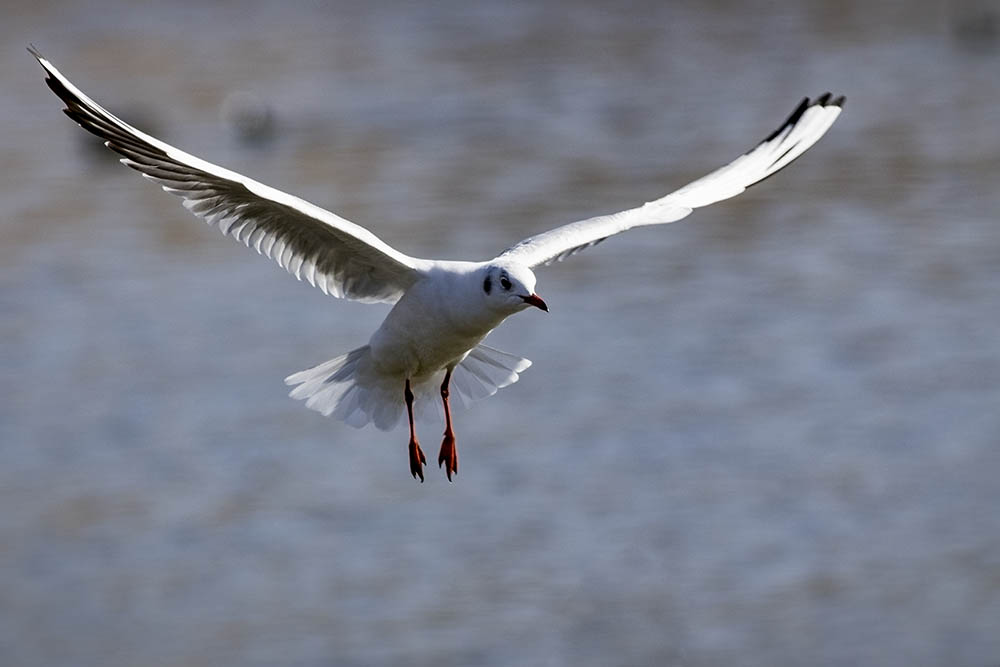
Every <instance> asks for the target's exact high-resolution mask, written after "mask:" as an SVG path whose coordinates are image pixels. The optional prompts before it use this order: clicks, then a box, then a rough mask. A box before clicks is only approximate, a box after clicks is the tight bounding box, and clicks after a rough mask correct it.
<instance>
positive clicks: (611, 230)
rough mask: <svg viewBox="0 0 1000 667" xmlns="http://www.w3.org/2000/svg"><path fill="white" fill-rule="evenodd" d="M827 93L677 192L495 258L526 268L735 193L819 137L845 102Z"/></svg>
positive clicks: (539, 238)
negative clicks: (753, 146) (737, 154)
mask: <svg viewBox="0 0 1000 667" xmlns="http://www.w3.org/2000/svg"><path fill="white" fill-rule="evenodd" d="M831 97H832V96H831V95H830V93H826V94H825V95H822V96H820V97H819V98H817V99H816V100H813V101H810V100H809V98H806V99H804V100H802V102H801V103H800V104H799V106H798V107H796V108H795V111H793V112H792V115H791V116H789V117H788V120H786V121H785V122H784V124H782V125H781V127H779V128H778V129H777V130H775V131H774V132H773V133H771V135H770V136H769V137H768V138H767V139H764V141H762V142H760V143H759V144H757V146H756V147H755V148H753V149H752V150H750V151H749V152H747V153H744V154H743V155H741V156H740V157H738V158H736V159H735V160H733V161H732V162H730V163H729V164H727V165H726V166H725V167H722V168H720V169H716V170H715V171H713V172H712V173H710V174H708V175H707V176H703V177H702V178H699V179H698V180H696V181H694V182H692V183H689V184H687V185H685V186H684V187H682V188H681V189H680V190H677V191H675V192H672V193H670V194H669V195H667V196H665V197H662V198H660V199H657V200H656V201H651V202H649V203H647V204H644V205H643V206H640V207H638V208H633V209H629V210H628V211H622V212H620V213H614V214H612V215H603V216H600V217H597V218H590V219H589V220H581V221H580V222H573V223H570V224H568V225H563V226H562V227H557V228H555V229H553V230H550V231H547V232H543V233H541V234H536V235H535V236H532V237H530V238H527V239H525V240H523V241H521V242H520V243H518V244H516V245H514V246H512V247H510V248H508V249H507V250H504V251H503V252H502V253H501V254H500V255H499V257H498V258H497V259H500V258H504V259H511V260H514V261H516V262H519V263H521V264H525V265H527V266H529V267H535V266H538V265H540V264H551V263H552V262H555V261H561V260H563V259H565V258H566V257H569V256H570V255H574V254H576V253H578V252H580V251H581V250H583V249H585V248H589V247H590V246H592V245H595V244H597V243H600V242H601V241H603V240H604V239H606V238H608V237H609V236H613V235H614V234H620V233H621V232H624V231H626V230H628V229H632V228H633V227H642V226H645V225H661V224H664V223H667V222H675V221H677V220H680V219H681V218H685V217H687V216H688V215H690V213H691V211H692V210H694V209H696V208H700V207H702V206H708V205H709V204H714V203H715V202H717V201H722V200H723V199H729V198H730V197H735V196H736V195H738V194H740V193H741V192H743V191H744V190H746V189H747V188H748V187H750V186H751V185H753V184H754V183H759V182H761V181H763V180H764V179H765V178H768V177H769V176H773V175H774V174H776V173H777V172H778V171H780V170H782V169H784V168H785V167H787V166H788V165H789V164H790V163H791V162H792V160H794V159H795V158H797V157H799V156H800V155H802V154H803V153H805V152H806V151H807V150H808V149H809V147H810V146H812V145H813V144H814V143H816V142H817V141H819V138H820V137H822V136H823V135H824V134H825V133H826V131H827V130H828V129H830V126H831V125H833V121H835V120H836V119H837V116H839V115H840V111H841V109H842V108H843V106H844V98H843V97H838V98H836V99H831Z"/></svg>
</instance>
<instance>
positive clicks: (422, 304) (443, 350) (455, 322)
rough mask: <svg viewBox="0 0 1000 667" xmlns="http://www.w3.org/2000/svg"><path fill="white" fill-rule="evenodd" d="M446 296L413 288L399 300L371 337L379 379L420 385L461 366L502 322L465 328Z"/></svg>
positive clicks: (491, 319) (492, 319)
mask: <svg viewBox="0 0 1000 667" xmlns="http://www.w3.org/2000/svg"><path fill="white" fill-rule="evenodd" d="M442 293H443V294H448V292H446V291H442V290H440V289H434V288H433V286H426V287H425V286H421V285H416V286H414V287H413V288H411V289H410V291H408V292H407V293H406V294H405V295H404V296H403V298H402V299H400V300H399V301H398V302H397V303H396V305H395V306H394V307H393V309H392V310H391V311H390V312H389V314H388V315H387V316H386V318H385V321H384V322H382V325H381V326H380V327H379V328H378V330H377V331H376V332H375V333H374V334H373V335H372V337H371V340H370V341H369V345H370V346H371V351H372V361H373V362H374V364H375V367H376V369H377V370H378V372H379V373H380V374H384V375H391V376H396V377H400V378H411V379H420V378H425V377H428V376H430V375H433V374H434V373H437V372H438V371H440V370H442V369H444V368H447V367H453V366H455V365H456V364H458V363H459V362H461V361H462V360H463V359H464V358H465V356H466V354H468V352H469V350H471V349H472V348H474V347H475V346H476V345H478V344H479V343H480V341H482V340H483V338H485V337H486V334H488V333H489V332H490V331H492V330H493V328H494V327H495V326H496V325H498V324H499V323H500V322H501V321H502V320H503V318H502V317H499V318H495V317H489V318H483V320H482V321H481V322H480V321H476V322H472V323H470V322H469V321H468V320H460V319H457V318H456V312H459V313H460V312H461V310H460V309H459V308H457V307H456V306H455V304H454V303H453V302H451V301H446V300H443V299H442V297H441V296H440V295H441V294H442Z"/></svg>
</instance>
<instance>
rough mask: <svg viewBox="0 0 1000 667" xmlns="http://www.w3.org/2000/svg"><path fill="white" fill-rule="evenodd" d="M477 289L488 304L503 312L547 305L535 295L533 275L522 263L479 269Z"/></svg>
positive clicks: (546, 308) (509, 313)
mask: <svg viewBox="0 0 1000 667" xmlns="http://www.w3.org/2000/svg"><path fill="white" fill-rule="evenodd" d="M478 278H479V290H480V294H481V295H482V297H483V299H484V300H485V301H486V303H487V305H488V306H489V307H490V308H492V309H494V310H496V311H499V312H502V313H505V314H506V315H513V314H514V313H516V312H518V311H521V310H524V309H525V308H528V307H529V306H534V307H535V308H541V309H542V310H544V311H545V312H548V310H549V308H548V306H546V305H545V302H544V301H542V299H541V297H539V296H538V295H537V294H535V274H534V273H533V272H532V271H531V269H529V268H528V267H526V266H523V265H521V264H508V263H504V264H488V265H487V266H485V267H484V268H483V270H482V271H481V272H480V275H479V276H478Z"/></svg>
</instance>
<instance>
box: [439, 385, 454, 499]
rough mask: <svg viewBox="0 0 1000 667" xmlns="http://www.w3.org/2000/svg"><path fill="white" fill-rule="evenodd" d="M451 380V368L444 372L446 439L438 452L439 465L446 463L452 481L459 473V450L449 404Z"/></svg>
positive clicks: (442, 396) (442, 391) (449, 479)
mask: <svg viewBox="0 0 1000 667" xmlns="http://www.w3.org/2000/svg"><path fill="white" fill-rule="evenodd" d="M450 382H451V369H450V368H449V369H448V372H447V373H445V374H444V382H442V383H441V400H442V401H443V402H444V440H443V441H442V442H441V453H440V454H438V467H439V468H440V467H441V464H444V465H445V468H444V471H445V473H446V474H447V475H448V481H449V482H450V481H451V476H452V475H453V474H455V475H457V474H458V450H457V449H456V448H455V432H454V431H452V430H451V406H450V405H449V404H448V396H449V395H450V394H451V392H450V391H449V390H448V384H449V383H450Z"/></svg>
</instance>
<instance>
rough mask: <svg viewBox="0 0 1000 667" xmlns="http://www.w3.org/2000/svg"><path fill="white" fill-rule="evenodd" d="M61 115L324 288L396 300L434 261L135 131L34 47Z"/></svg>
mask: <svg viewBox="0 0 1000 667" xmlns="http://www.w3.org/2000/svg"><path fill="white" fill-rule="evenodd" d="M28 50H29V51H30V52H31V54H32V55H33V56H35V58H37V59H38V62H39V64H41V66H42V67H43V68H44V69H45V71H46V73H47V74H48V76H47V77H46V83H48V85H49V88H51V89H52V91H53V92H54V93H55V94H56V95H58V96H59V98H60V99H62V101H63V102H64V103H65V104H66V108H65V109H64V111H65V113H66V115H67V116H69V117H70V118H72V119H73V120H75V121H76V122H77V123H78V124H79V125H80V127H82V128H83V129H85V130H87V131H88V132H91V133H93V134H95V135H97V136H98V137H100V138H101V139H103V140H104V145H105V146H107V147H108V148H110V149H111V150H113V151H115V152H116V153H119V154H120V155H121V156H122V158H121V160H120V161H121V163H122V164H124V165H126V166H128V167H132V168H133V169H135V170H137V171H139V172H141V173H142V175H143V176H145V177H146V178H148V179H149V180H151V181H153V182H155V183H158V184H160V185H161V186H162V187H163V189H164V190H166V191H167V192H169V193H171V194H175V195H179V196H180V197H182V198H183V199H184V206H185V208H187V209H188V210H189V211H191V212H192V213H194V214H195V215H197V216H199V217H201V218H204V219H205V221H206V222H208V223H209V224H211V225H215V226H217V227H218V228H219V229H221V230H222V232H223V233H224V234H227V235H229V236H232V237H233V238H235V239H238V240H239V241H241V242H243V243H244V244H245V245H247V246H248V247H253V248H254V249H255V250H257V252H259V253H261V254H264V255H266V256H268V257H270V258H272V259H274V260H275V261H276V262H278V264H280V265H281V266H282V267H283V268H285V269H286V270H287V271H288V272H289V273H291V274H292V275H294V276H295V277H296V278H298V279H299V280H302V279H303V278H304V279H305V280H307V281H309V283H310V284H312V285H315V286H316V287H319V288H320V289H321V290H323V291H324V292H325V293H327V294H330V295H333V296H337V297H343V298H347V299H354V300H357V301H366V302H389V303H392V302H395V301H396V300H398V299H399V297H400V296H402V294H403V293H404V292H405V291H406V289H407V288H408V287H409V286H410V285H412V284H413V283H414V282H415V281H416V280H417V279H418V278H419V277H420V274H421V272H422V271H424V270H426V269H427V268H428V267H429V266H430V265H431V264H432V262H429V261H427V260H421V259H416V258H414V257H409V256H407V255H404V254H403V253H401V252H399V251H397V250H395V249H394V248H392V247H390V246H389V245H388V244H386V243H385V242H383V241H382V240H381V239H379V238H378V237H376V236H375V235H374V234H372V233H371V232H369V231H368V230H367V229H365V228H363V227H360V226H358V225H356V224H354V223H353V222H349V221H347V220H344V219H343V218H341V217H340V216H337V215H335V214H333V213H331V212H329V211H327V210H325V209H322V208H320V207H318V206H315V205H314V204H310V203H309V202H307V201H305V200H302V199H299V198H298V197H294V196H292V195H289V194H287V193H284V192H281V191H280V190H275V189H274V188H272V187H269V186H267V185H264V184H262V183H258V182H257V181H254V180H251V179H249V178H247V177H246V176H242V175H240V174H237V173H236V172H233V171H229V170H228V169H223V168H222V167H219V166H216V165H214V164H211V163H209V162H206V161H204V160H202V159H200V158H197V157H195V156H193V155H190V154H188V153H185V152H184V151H181V150H178V149H176V148H174V147H173V146H170V145H168V144H166V143H164V142H162V141H160V140H159V139H156V138H155V137H151V136H149V135H148V134H145V133H143V132H140V131H139V130H137V129H135V128H134V127H132V126H131V125H129V124H128V123H125V122H124V121H122V120H120V119H119V118H117V117H115V116H114V115H112V114H111V113H109V112H108V111H107V110H106V109H104V108H103V107H102V106H100V105H99V104H97V103H96V102H94V101H93V100H92V99H90V98H89V97H87V96H86V95H85V94H84V93H83V92H81V91H80V90H79V89H78V88H77V87H76V86H74V85H73V84H72V83H70V81H69V80H68V79H66V77H64V76H63V75H62V74H61V73H60V72H59V70H57V69H56V68H55V67H54V66H53V65H52V63H50V62H49V61H48V60H46V59H45V58H43V57H42V55H41V54H40V53H39V52H38V51H37V50H36V49H35V48H34V47H31V48H29V49H28Z"/></svg>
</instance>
